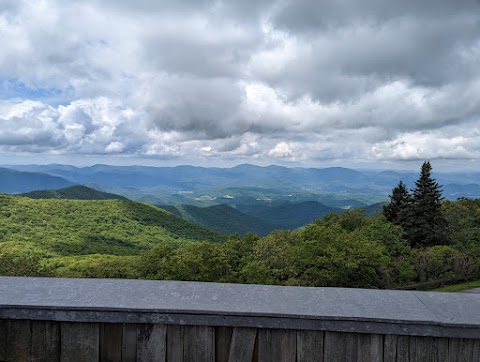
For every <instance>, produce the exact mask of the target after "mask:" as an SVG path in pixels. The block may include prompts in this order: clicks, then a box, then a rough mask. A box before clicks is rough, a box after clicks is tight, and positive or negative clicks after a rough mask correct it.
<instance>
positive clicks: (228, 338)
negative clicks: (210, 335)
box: [215, 327, 233, 362]
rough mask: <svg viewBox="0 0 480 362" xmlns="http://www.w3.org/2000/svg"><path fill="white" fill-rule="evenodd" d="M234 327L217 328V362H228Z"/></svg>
mask: <svg viewBox="0 0 480 362" xmlns="http://www.w3.org/2000/svg"><path fill="white" fill-rule="evenodd" d="M232 334H233V327H215V361H216V362H227V361H228V355H229V353H230V344H231V343H232Z"/></svg>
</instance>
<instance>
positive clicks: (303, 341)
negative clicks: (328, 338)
mask: <svg viewBox="0 0 480 362" xmlns="http://www.w3.org/2000/svg"><path fill="white" fill-rule="evenodd" d="M324 336H325V333H324V332H322V331H297V361H298V362H310V361H311V362H316V361H318V362H320V361H323V339H324Z"/></svg>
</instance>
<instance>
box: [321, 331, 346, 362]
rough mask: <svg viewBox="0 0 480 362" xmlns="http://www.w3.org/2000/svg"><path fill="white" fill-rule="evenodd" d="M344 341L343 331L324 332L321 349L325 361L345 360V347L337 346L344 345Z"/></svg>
mask: <svg viewBox="0 0 480 362" xmlns="http://www.w3.org/2000/svg"><path fill="white" fill-rule="evenodd" d="M345 343H346V341H345V333H340V332H325V340H324V350H323V353H324V356H325V361H345V359H346V351H345V348H339V346H345Z"/></svg>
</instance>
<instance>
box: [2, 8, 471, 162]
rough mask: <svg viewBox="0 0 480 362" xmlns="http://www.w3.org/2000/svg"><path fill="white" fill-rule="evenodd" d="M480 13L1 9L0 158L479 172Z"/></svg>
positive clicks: (429, 10) (426, 10)
mask: <svg viewBox="0 0 480 362" xmlns="http://www.w3.org/2000/svg"><path fill="white" fill-rule="evenodd" d="M479 10H480V2H479V1H474V0H460V1H453V0H451V1H447V0H442V1H439V0H435V1H433V0H426V1H421V2H418V1H411V0H406V1H401V2H394V3H392V2H385V1H380V0H368V1H363V2H361V3H360V2H357V1H354V0H345V1H326V2H318V1H314V0H299V1H285V0H282V1H280V0H279V1H243V2H238V1H213V0H209V1H148V0H141V1H135V2H134V1H128V0H122V1H115V2H103V1H95V0H89V1H69V2H60V1H55V0H45V1H41V2H33V3H32V2H27V1H15V2H14V1H2V2H1V7H0V34H1V35H0V37H1V40H2V52H0V150H2V151H4V152H24V153H29V152H30V153H43V154H45V155H53V154H84V155H109V157H110V156H111V155H122V157H123V156H124V157H129V156H131V157H136V158H140V159H141V158H142V157H147V158H149V159H151V158H152V157H153V158H155V157H158V159H161V160H165V159H168V158H172V159H175V160H180V161H181V162H184V163H188V162H190V161H192V162H193V161H195V162H197V163H198V162H200V163H202V162H203V163H204V164H208V162H209V160H217V161H218V160H220V161H221V160H222V159H223V160H225V162H226V163H229V164H232V163H240V162H248V161H251V160H252V161H253V160H254V161H256V162H264V163H270V162H271V163H282V162H297V163H302V164H316V163H322V162H326V161H332V162H350V163H356V162H365V163H368V162H379V161H381V160H386V161H399V162H400V161H402V160H414V159H420V160H422V159H426V158H432V159H433V158H436V159H459V160H478V161H480V160H479V158H480V155H479V153H480V152H479V149H480V146H478V145H479V144H480V11H479ZM12 84H16V85H17V89H15V92H12V91H11V87H12ZM9 87H10V88H9ZM7 88H8V89H7ZM2 89H3V91H2ZM7 90H8V91H7ZM51 90H53V91H54V93H55V97H54V98H55V99H53V98H52V97H47V96H46V93H48V92H47V91H49V92H50V91H51ZM2 93H3V94H4V95H3V96H1V94H2Z"/></svg>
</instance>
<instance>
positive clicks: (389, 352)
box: [383, 334, 398, 362]
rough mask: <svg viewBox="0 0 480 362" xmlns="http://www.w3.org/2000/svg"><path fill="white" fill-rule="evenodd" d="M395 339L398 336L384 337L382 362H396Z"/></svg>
mask: <svg viewBox="0 0 480 362" xmlns="http://www.w3.org/2000/svg"><path fill="white" fill-rule="evenodd" d="M397 339H398V336H396V335H391V334H387V335H385V337H384V339H383V360H384V362H395V361H396V360H397Z"/></svg>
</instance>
